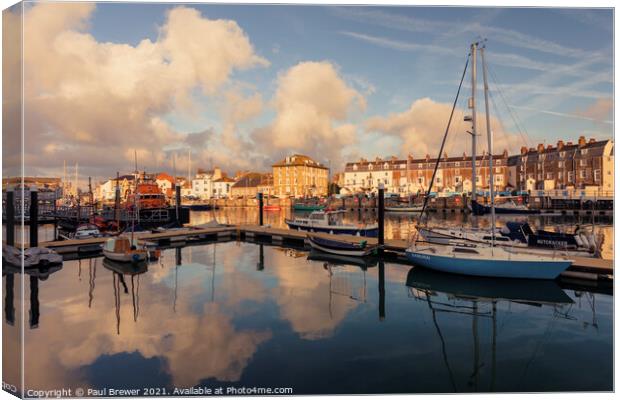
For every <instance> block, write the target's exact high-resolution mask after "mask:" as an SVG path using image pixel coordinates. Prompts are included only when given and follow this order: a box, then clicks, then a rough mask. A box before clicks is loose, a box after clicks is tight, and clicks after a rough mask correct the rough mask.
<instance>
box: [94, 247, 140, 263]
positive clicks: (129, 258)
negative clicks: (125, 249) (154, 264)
mask: <svg viewBox="0 0 620 400" xmlns="http://www.w3.org/2000/svg"><path fill="white" fill-rule="evenodd" d="M103 256H104V257H105V258H108V259H110V260H112V261H116V262H125V263H131V262H140V261H144V260H146V251H135V252H131V253H115V252H113V251H109V250H106V249H103Z"/></svg>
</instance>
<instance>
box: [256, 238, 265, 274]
mask: <svg viewBox="0 0 620 400" xmlns="http://www.w3.org/2000/svg"><path fill="white" fill-rule="evenodd" d="M264 269H265V250H264V249H263V245H262V244H260V245H258V263H257V264H256V270H257V271H262V270H264Z"/></svg>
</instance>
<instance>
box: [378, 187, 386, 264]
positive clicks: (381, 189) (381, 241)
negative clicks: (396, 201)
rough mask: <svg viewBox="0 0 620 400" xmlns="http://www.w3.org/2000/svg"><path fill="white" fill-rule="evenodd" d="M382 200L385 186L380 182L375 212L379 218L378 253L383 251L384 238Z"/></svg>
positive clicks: (383, 208)
mask: <svg viewBox="0 0 620 400" xmlns="http://www.w3.org/2000/svg"><path fill="white" fill-rule="evenodd" d="M384 200H385V188H384V186H383V184H382V183H380V184H379V198H378V205H377V208H378V209H377V213H378V218H379V240H378V242H379V254H381V253H383V245H384V244H385V243H384V242H385V238H384V234H385V232H384V230H385V229H384V222H385V207H384V204H383V203H384Z"/></svg>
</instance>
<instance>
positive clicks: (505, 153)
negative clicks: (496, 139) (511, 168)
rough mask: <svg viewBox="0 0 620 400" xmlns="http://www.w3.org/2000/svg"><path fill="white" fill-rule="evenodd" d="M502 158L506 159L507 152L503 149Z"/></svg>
mask: <svg viewBox="0 0 620 400" xmlns="http://www.w3.org/2000/svg"><path fill="white" fill-rule="evenodd" d="M502 157H504V158H506V157H508V150H507V149H504V152H503V153H502Z"/></svg>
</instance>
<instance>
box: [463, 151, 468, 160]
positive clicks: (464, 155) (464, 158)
mask: <svg viewBox="0 0 620 400" xmlns="http://www.w3.org/2000/svg"><path fill="white" fill-rule="evenodd" d="M466 159H467V154H465V152H463V160H466Z"/></svg>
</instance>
